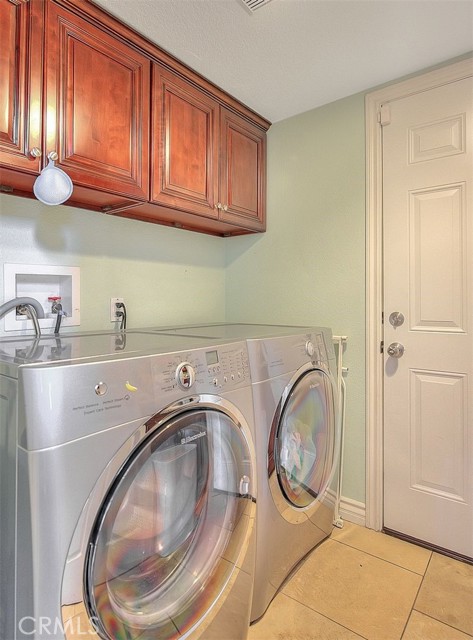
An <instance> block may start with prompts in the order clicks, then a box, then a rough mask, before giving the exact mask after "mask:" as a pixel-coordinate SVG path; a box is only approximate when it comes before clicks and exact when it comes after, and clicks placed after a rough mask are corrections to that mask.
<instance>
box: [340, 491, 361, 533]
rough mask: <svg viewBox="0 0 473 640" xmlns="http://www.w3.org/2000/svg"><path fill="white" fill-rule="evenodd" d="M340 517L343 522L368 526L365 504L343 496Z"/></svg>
mask: <svg viewBox="0 0 473 640" xmlns="http://www.w3.org/2000/svg"><path fill="white" fill-rule="evenodd" d="M340 516H341V517H342V518H343V520H347V521H348V522H353V524H359V525H360V526H362V527H365V526H366V508H365V503H364V502H358V501H357V500H352V499H351V498H345V497H344V496H342V498H341V500H340Z"/></svg>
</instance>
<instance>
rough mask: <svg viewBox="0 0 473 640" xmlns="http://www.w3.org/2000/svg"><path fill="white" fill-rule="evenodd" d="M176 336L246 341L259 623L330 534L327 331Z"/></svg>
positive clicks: (194, 331) (331, 359) (332, 374)
mask: <svg viewBox="0 0 473 640" xmlns="http://www.w3.org/2000/svg"><path fill="white" fill-rule="evenodd" d="M164 331H169V328H166V329H164ZM174 331H176V332H177V331H178V332H181V333H182V334H186V335H194V336H195V335H200V336H207V338H210V337H212V336H213V337H214V338H216V337H218V338H219V339H222V338H225V339H236V338H241V339H246V341H247V345H248V354H249V359H250V369H251V377H252V386H253V398H254V406H255V426H256V458H257V473H258V505H257V545H256V569H255V588H254V596H253V603H252V613H251V620H252V621H256V620H257V619H259V618H260V617H261V616H262V615H263V614H264V612H265V611H266V609H267V607H268V606H269V604H270V602H271V600H272V599H273V598H274V596H275V595H276V593H277V591H278V590H279V589H280V588H281V586H282V585H283V583H284V582H285V580H286V579H287V578H288V577H289V576H290V575H291V573H292V571H293V570H294V569H295V568H296V567H297V565H298V564H299V563H300V561H301V560H302V559H303V558H304V557H305V556H306V555H307V554H308V553H309V552H310V551H311V550H312V549H313V548H314V547H315V546H317V544H319V543H320V542H321V541H322V540H323V539H324V538H326V537H327V536H329V535H330V533H331V531H332V529H333V525H334V514H335V507H336V501H337V499H338V495H337V492H338V484H339V462H340V440H341V433H340V431H341V429H340V422H339V411H338V408H339V401H338V395H337V394H338V392H337V384H336V382H335V380H336V375H337V371H336V359H335V352H334V348H333V339H332V332H331V330H330V329H327V328H315V327H296V326H278V325H251V324H215V325H200V326H194V327H190V326H187V327H181V328H175V329H174Z"/></svg>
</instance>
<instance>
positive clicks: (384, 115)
mask: <svg viewBox="0 0 473 640" xmlns="http://www.w3.org/2000/svg"><path fill="white" fill-rule="evenodd" d="M378 122H379V124H380V125H381V126H382V127H384V126H385V125H386V124H391V108H390V106H389V104H382V105H381V106H380V107H379V111H378Z"/></svg>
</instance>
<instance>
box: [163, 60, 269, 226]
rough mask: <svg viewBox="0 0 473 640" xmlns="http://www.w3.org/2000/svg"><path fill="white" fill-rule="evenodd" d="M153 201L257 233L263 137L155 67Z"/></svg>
mask: <svg viewBox="0 0 473 640" xmlns="http://www.w3.org/2000/svg"><path fill="white" fill-rule="evenodd" d="M152 121H153V127H152V135H151V139H152V144H151V156H152V182H151V199H152V202H154V203H156V204H159V205H162V206H168V207H173V208H175V209H180V210H182V211H186V212H188V213H195V214H199V215H204V216H207V217H211V218H215V219H218V220H221V221H222V222H227V223H230V224H231V225H237V226H239V227H245V228H247V229H251V230H257V231H262V230H264V225H265V189H266V162H265V161H266V157H265V152H266V146H265V144H266V132H265V131H264V130H263V129H261V128H260V127H257V126H256V125H254V124H252V123H251V122H249V121H248V120H247V119H246V118H244V117H243V116H240V115H238V114H236V113H235V112H233V111H231V110H230V109H227V108H225V107H223V106H222V105H221V103H220V102H219V101H217V100H216V99H214V98H212V96H210V95H209V94H208V93H207V92H205V91H201V90H200V89H198V88H197V87H196V86H195V84H194V83H192V82H189V81H187V80H186V79H183V78H181V77H180V76H178V75H177V74H175V73H173V72H172V71H169V70H168V69H165V68H164V67H162V66H161V65H159V64H154V65H153V93H152Z"/></svg>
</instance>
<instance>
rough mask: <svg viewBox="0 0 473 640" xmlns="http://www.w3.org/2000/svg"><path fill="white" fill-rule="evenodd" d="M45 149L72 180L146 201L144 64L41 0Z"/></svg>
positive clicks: (124, 47)
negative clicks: (43, 15)
mask: <svg viewBox="0 0 473 640" xmlns="http://www.w3.org/2000/svg"><path fill="white" fill-rule="evenodd" d="M47 7H48V12H47V35H46V38H47V39H46V57H45V60H46V70H47V76H46V92H47V93H46V100H47V123H46V127H47V130H46V147H47V151H48V152H49V151H51V150H55V151H57V153H58V154H59V162H58V164H59V166H61V167H62V168H63V169H64V170H65V171H66V172H67V173H68V174H69V175H70V176H71V178H72V180H73V181H74V183H77V184H79V185H83V186H86V187H93V188H96V189H99V190H101V191H108V192H112V193H116V194H120V195H124V196H129V197H133V198H136V199H147V198H148V192H149V186H148V182H149V181H148V178H149V175H148V172H149V164H148V155H149V91H150V86H149V85H150V61H149V60H148V59H147V58H146V57H145V56H144V55H142V54H141V53H139V52H138V51H137V50H136V49H134V48H133V47H132V46H131V45H130V46H128V45H127V44H125V43H124V42H123V41H122V40H120V39H119V38H118V37H114V36H113V35H111V34H109V33H107V32H106V31H103V30H101V29H100V28H98V27H96V26H94V25H92V24H90V23H89V22H88V21H87V20H85V19H83V18H81V17H80V16H78V15H76V14H75V13H73V12H72V11H68V10H67V9H64V8H63V7H60V6H57V5H55V4H53V3H52V2H49V3H48V5H47Z"/></svg>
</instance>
